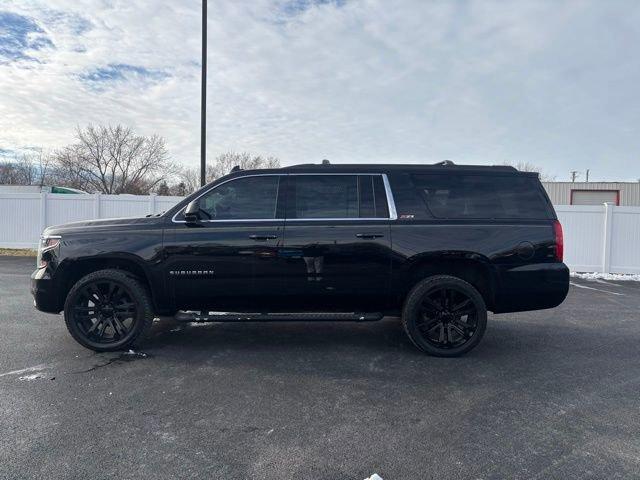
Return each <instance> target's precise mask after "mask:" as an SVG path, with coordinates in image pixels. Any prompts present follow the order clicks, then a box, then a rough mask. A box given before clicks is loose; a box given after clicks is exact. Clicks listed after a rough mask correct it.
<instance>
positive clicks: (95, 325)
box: [64, 270, 154, 352]
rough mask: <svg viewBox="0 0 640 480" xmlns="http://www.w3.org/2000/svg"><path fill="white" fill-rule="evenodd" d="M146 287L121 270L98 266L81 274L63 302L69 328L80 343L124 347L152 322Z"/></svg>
mask: <svg viewBox="0 0 640 480" xmlns="http://www.w3.org/2000/svg"><path fill="white" fill-rule="evenodd" d="M153 316H154V315H153V309H152V306H151V299H150V298H149V293H148V291H147V289H146V288H145V287H144V285H142V284H141V283H140V281H138V280H137V279H136V278H134V277H132V276H130V275H128V274H127V273H125V272H122V271H120V270H99V271H96V272H93V273H90V274H89V275H86V276H85V277H82V278H81V279H80V280H78V282H76V284H75V285H74V286H73V287H72V288H71V291H70V292H69V294H68V295H67V299H66V301H65V304H64V319H65V323H66V324H67V329H68V330H69V332H70V333H71V335H72V336H73V338H75V339H76V341H77V342H78V343H80V344H81V345H83V346H84V347H87V348H89V349H91V350H95V351H97V352H108V351H114V350H122V349H125V348H127V347H129V346H130V345H132V344H133V343H134V342H135V341H136V340H137V339H139V338H140V337H141V336H142V335H143V334H144V333H146V331H147V330H148V328H149V327H150V326H151V324H152V323H153Z"/></svg>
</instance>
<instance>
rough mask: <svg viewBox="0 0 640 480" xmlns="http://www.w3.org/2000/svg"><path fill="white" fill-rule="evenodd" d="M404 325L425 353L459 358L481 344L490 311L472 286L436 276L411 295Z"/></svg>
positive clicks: (446, 277)
mask: <svg viewBox="0 0 640 480" xmlns="http://www.w3.org/2000/svg"><path fill="white" fill-rule="evenodd" d="M443 292H445V293H443ZM451 292H453V293H451ZM402 325H403V327H404V330H405V332H406V333H407V336H408V337H409V339H410V340H411V342H412V343H413V344H414V345H415V346H416V347H418V348H419V349H420V350H422V351H423V352H426V353H428V354H430V355H434V356H438V357H457V356H460V355H463V354H465V353H467V352H468V351H469V350H471V349H473V348H474V347H475V346H476V345H478V343H480V340H481V339H482V337H483V335H484V332H485V330H486V327H487V307H486V305H485V303H484V299H483V298H482V295H480V293H479V292H478V290H476V289H475V288H474V287H473V286H472V285H471V284H469V283H467V282H465V281H464V280H462V279H460V278H458V277H453V276H450V275H436V276H433V277H428V278H425V279H424V280H422V281H421V282H419V283H418V284H417V285H416V286H415V287H413V289H412V290H411V292H409V294H408V295H407V298H406V299H405V302H404V307H403V309H402Z"/></svg>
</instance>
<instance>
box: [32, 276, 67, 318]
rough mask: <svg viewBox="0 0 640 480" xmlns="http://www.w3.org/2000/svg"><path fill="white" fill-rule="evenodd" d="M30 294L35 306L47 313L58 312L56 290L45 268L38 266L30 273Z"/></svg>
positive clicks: (59, 309) (59, 307) (58, 304)
mask: <svg viewBox="0 0 640 480" xmlns="http://www.w3.org/2000/svg"><path fill="white" fill-rule="evenodd" d="M31 295H32V296H33V303H34V305H35V307H36V308H37V309H38V310H40V311H42V312H47V313H60V311H61V310H62V306H61V305H60V301H59V298H60V297H59V296H58V291H57V290H56V287H55V284H54V282H53V280H52V279H51V276H50V275H49V272H48V271H47V269H46V268H39V269H38V270H36V271H35V272H33V273H32V274H31Z"/></svg>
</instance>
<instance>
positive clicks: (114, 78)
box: [79, 63, 170, 90]
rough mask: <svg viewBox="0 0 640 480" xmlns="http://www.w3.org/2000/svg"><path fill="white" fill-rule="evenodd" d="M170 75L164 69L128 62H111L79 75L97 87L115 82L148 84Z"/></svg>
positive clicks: (103, 86) (87, 82) (104, 86)
mask: <svg viewBox="0 0 640 480" xmlns="http://www.w3.org/2000/svg"><path fill="white" fill-rule="evenodd" d="M169 76H170V74H168V73H167V72H164V71H162V70H155V69H149V68H145V67H142V66H139V65H128V64H126V63H117V64H113V63H110V64H109V65H106V66H104V67H97V68H94V69H92V70H89V71H88V72H85V73H81V74H80V75H79V77H80V79H82V80H83V81H84V82H85V83H86V84H88V85H90V86H91V87H92V88H95V89H98V90H99V89H102V88H106V86H107V85H109V84H113V83H114V82H128V83H139V84H140V83H141V84H143V85H148V84H151V83H158V82H162V81H163V80H165V79H167V78H168V77H169Z"/></svg>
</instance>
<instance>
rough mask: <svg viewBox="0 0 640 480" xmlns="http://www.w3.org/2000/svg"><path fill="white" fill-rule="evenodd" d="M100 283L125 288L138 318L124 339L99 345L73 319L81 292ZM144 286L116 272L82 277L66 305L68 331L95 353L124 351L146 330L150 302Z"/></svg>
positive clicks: (101, 272)
mask: <svg viewBox="0 0 640 480" xmlns="http://www.w3.org/2000/svg"><path fill="white" fill-rule="evenodd" d="M100 281H110V282H114V283H117V284H118V285H119V286H120V287H121V288H124V289H125V290H126V292H127V294H128V295H129V296H130V297H131V299H132V301H133V302H134V303H135V307H136V318H135V319H134V325H133V328H132V329H131V331H130V332H129V333H128V334H127V335H126V336H125V337H124V338H123V339H120V340H118V341H117V342H113V343H99V342H92V341H91V340H88V339H87V338H86V337H85V336H84V334H83V333H82V332H81V331H80V329H79V327H78V325H77V324H76V322H75V320H74V319H73V307H74V304H75V301H76V299H77V297H78V295H79V294H80V291H81V290H82V289H83V288H84V287H85V286H86V285H88V284H89V283H95V282H100ZM142 288H143V287H142V286H141V285H140V284H139V282H138V281H137V280H136V279H135V278H133V277H129V276H127V275H125V274H123V273H121V272H118V271H114V270H104V271H97V272H94V273H91V274H89V275H86V276H85V277H82V278H81V279H80V280H79V281H78V282H76V284H75V285H74V286H73V287H72V288H71V290H70V291H69V294H68V295H67V298H66V300H65V304H64V318H65V323H66V325H67V329H68V330H69V333H70V334H71V336H72V337H73V338H74V339H75V340H76V341H77V342H78V343H79V344H81V345H82V346H84V347H86V348H89V349H91V350H95V351H103V352H109V351H114V350H122V349H124V348H125V347H127V346H129V345H131V344H132V343H133V342H134V341H135V340H136V339H137V338H138V337H139V336H140V335H141V334H142V333H143V332H144V330H145V327H146V324H147V316H148V313H149V312H148V311H147V310H148V302H147V301H146V300H147V299H145V298H142V295H145V293H146V292H144V291H143V290H142Z"/></svg>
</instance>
